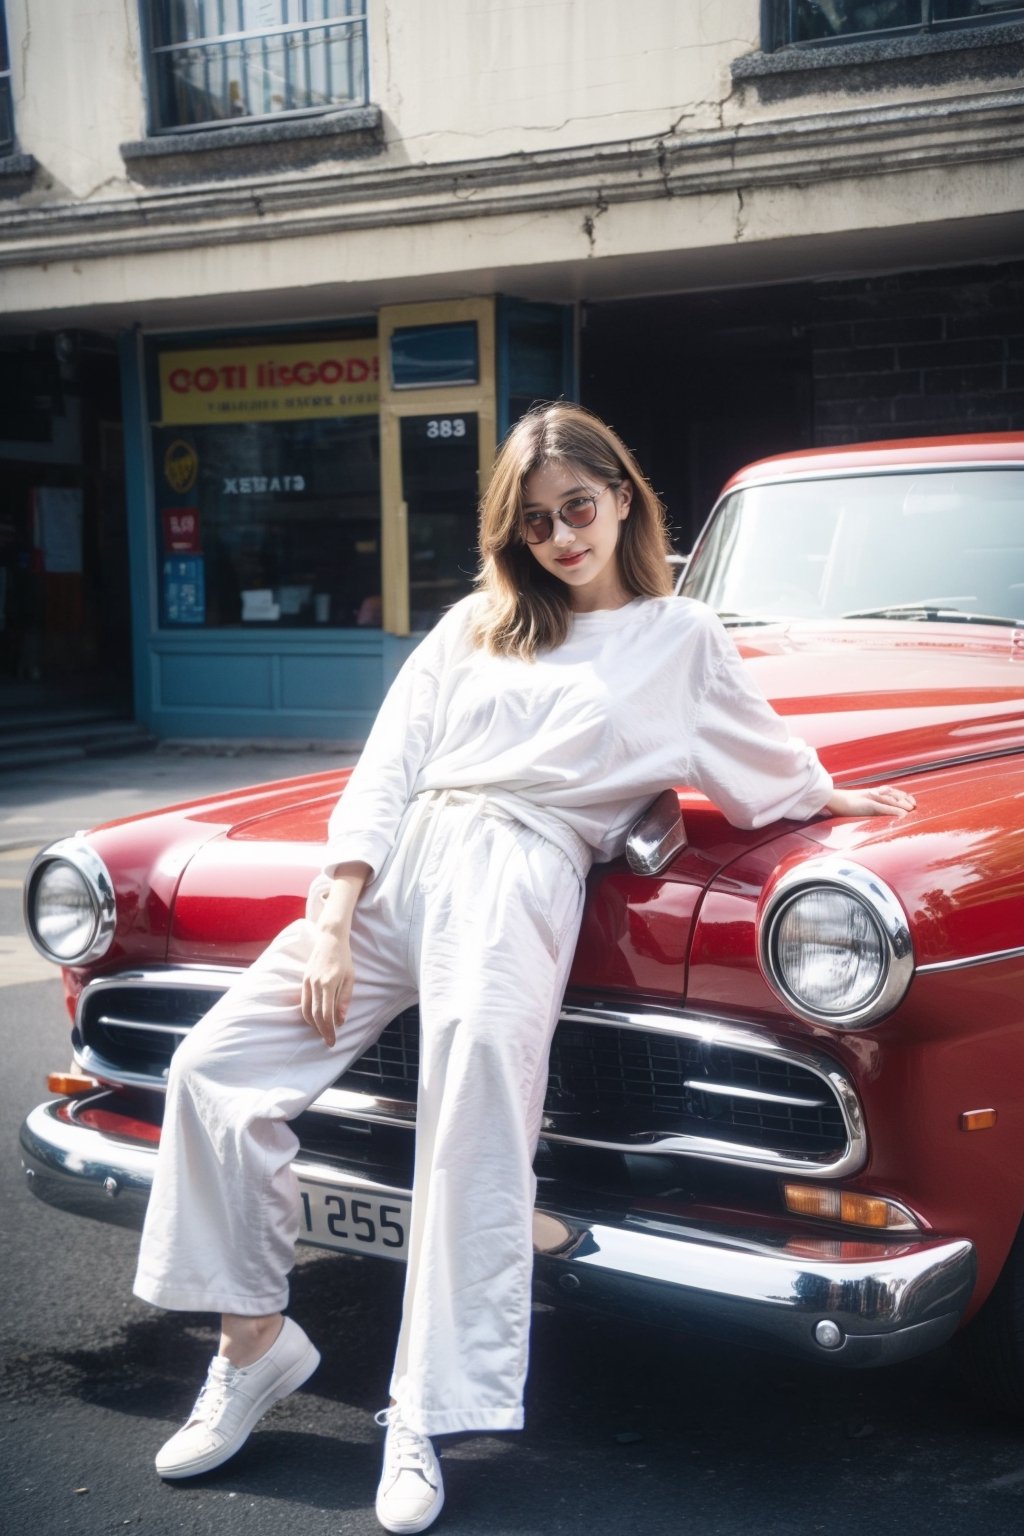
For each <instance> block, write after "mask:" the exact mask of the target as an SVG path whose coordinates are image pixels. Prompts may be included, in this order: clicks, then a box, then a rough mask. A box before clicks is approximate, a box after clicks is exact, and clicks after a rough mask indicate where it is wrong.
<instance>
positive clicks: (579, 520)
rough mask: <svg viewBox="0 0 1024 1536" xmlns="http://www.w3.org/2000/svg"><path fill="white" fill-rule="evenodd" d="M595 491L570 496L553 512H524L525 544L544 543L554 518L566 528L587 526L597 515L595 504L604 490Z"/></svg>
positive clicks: (548, 535) (553, 528) (553, 525)
mask: <svg viewBox="0 0 1024 1536" xmlns="http://www.w3.org/2000/svg"><path fill="white" fill-rule="evenodd" d="M607 489H608V487H607V486H605V487H604V490H600V491H595V492H594V494H593V495H592V496H587V495H584V494H583V493H582V492H581V493H579V494H577V495H576V496H570V497H569V500H568V501H564V502H563V503H562V505H561V506H560V507H558V508H556V510H555V511H554V512H524V513H523V527H524V530H525V533H526V542H527V544H546V543H547V541H548V539H550V537H551V535H552V534H553V533H554V531H555V518H556V517H560V518H561V520H562V522H563V523H564V524H565V526H566V527H567V528H587V527H589V525H590V524H591V523H592V522H593V521H594V518H595V517H596V516H597V504H598V502H599V501H600V499H601V497H602V496H603V495H604V493H605V491H606V490H607Z"/></svg>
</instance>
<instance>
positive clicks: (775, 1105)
mask: <svg viewBox="0 0 1024 1536" xmlns="http://www.w3.org/2000/svg"><path fill="white" fill-rule="evenodd" d="M239 974H241V973H240V971H238V970H234V969H229V968H226V967H208V966H179V967H175V968H173V969H171V968H169V969H167V970H159V969H152V970H139V971H134V972H127V973H122V974H121V975H119V976H108V977H102V978H99V979H97V980H96V981H94V982H91V983H89V985H88V986H87V987H86V988H85V989H84V990H83V992H82V995H81V998H80V999H79V1004H78V1009H77V1013H76V1056H77V1059H78V1061H79V1064H80V1065H81V1066H82V1068H83V1069H84V1070H85V1071H87V1072H90V1073H91V1074H93V1075H94V1076H96V1077H98V1078H100V1079H101V1080H102V1081H104V1082H107V1083H119V1084H123V1085H125V1086H133V1087H149V1088H153V1089H158V1090H160V1089H163V1087H164V1086H165V1080H166V1074H167V1069H168V1067H169V1065H170V1060H171V1057H172V1055H173V1053H174V1050H175V1048H176V1047H177V1045H178V1044H179V1043H180V1041H181V1039H182V1038H183V1037H184V1036H185V1035H186V1034H187V1033H188V1031H189V1029H190V1028H191V1026H192V1025H193V1024H194V1023H195V1022H196V1021H197V1019H198V1018H200V1017H201V1016H202V1015H203V1014H204V1013H205V1012H206V1011H207V1010H208V1009H209V1008H210V1007H211V1006H212V1005H213V1003H214V1002H216V1000H217V999H218V998H219V997H220V996H221V995H222V994H223V992H224V991H225V990H226V988H227V987H228V986H229V985H230V984H231V982H232V981H233V980H234V979H235V978H236V977H237V976H238V975H239ZM418 1056H419V1020H418V1013H417V1010H416V1009H407V1010H405V1012H404V1013H403V1014H401V1015H399V1017H398V1018H397V1019H396V1020H394V1021H393V1022H392V1024H390V1025H389V1026H388V1028H387V1030H386V1031H385V1032H384V1034H383V1035H382V1036H381V1037H380V1039H379V1040H378V1041H377V1043H376V1044H375V1045H374V1046H372V1047H371V1048H370V1049H369V1050H368V1051H367V1052H366V1053H365V1054H364V1055H363V1056H362V1057H360V1059H359V1060H358V1061H356V1062H354V1063H353V1064H352V1066H351V1067H350V1068H349V1069H348V1071H346V1072H345V1073H344V1074H343V1076H342V1077H341V1078H339V1080H338V1081H337V1082H336V1083H335V1084H334V1085H333V1086H332V1087H331V1088H330V1089H328V1090H327V1092H326V1093H325V1094H323V1095H322V1096H321V1097H320V1098H319V1099H318V1100H317V1102H316V1105H315V1106H314V1109H315V1111H317V1112H319V1113H320V1114H324V1115H328V1116H334V1117H338V1118H342V1119H350V1120H355V1121H363V1122H369V1123H376V1124H387V1125H392V1126H396V1127H402V1128H407V1129H411V1128H413V1127H414V1125H415V1098H416V1076H417V1071H418ZM541 1134H542V1136H543V1138H544V1139H545V1140H547V1141H551V1142H559V1143H564V1144H567V1145H577V1146H584V1147H595V1148H606V1149H609V1150H612V1151H618V1152H633V1153H654V1152H658V1153H671V1154H681V1155H686V1156H690V1157H696V1158H702V1159H709V1160H713V1161H717V1162H725V1163H730V1164H734V1165H740V1166H743V1167H747V1168H761V1169H770V1170H771V1171H773V1172H785V1173H801V1172H802V1173H806V1174H811V1175H814V1174H817V1175H819V1176H826V1177H832V1178H838V1177H840V1176H843V1175H848V1174H849V1173H851V1172H853V1171H855V1170H856V1169H857V1168H859V1167H860V1166H862V1164H863V1162H864V1161H865V1156H866V1138H865V1134H864V1129H863V1121H862V1116H861V1111H860V1105H859V1103H858V1100H857V1097H856V1094H855V1092H854V1089H853V1085H852V1083H851V1082H850V1080H849V1078H848V1077H847V1076H846V1075H845V1073H843V1072H842V1071H841V1070H840V1069H839V1068H838V1067H837V1066H836V1064H835V1063H834V1062H832V1061H830V1060H829V1059H828V1058H826V1057H823V1056H821V1055H819V1054H818V1053H817V1052H816V1051H815V1050H813V1049H811V1048H804V1047H801V1048H800V1049H799V1050H797V1049H795V1048H794V1047H793V1044H792V1042H790V1041H787V1040H784V1039H782V1038H779V1037H777V1036H774V1035H772V1034H770V1033H768V1032H766V1031H763V1030H761V1029H757V1028H754V1027H752V1026H749V1025H744V1024H739V1023H731V1022H729V1021H725V1020H721V1019H716V1018H708V1017H704V1016H695V1015H693V1014H686V1013H669V1012H665V1011H659V1010H650V1011H643V1010H642V1009H638V1010H636V1011H630V1012H625V1011H619V1010H617V1009H612V1008H606V1007H603V1006H601V1005H599V1004H594V1005H580V1004H576V1003H573V1004H570V1005H567V1006H566V1007H565V1008H564V1009H563V1012H562V1015H561V1019H560V1022H559V1027H558V1029H557V1030H556V1032H555V1041H554V1044H553V1047H552V1055H551V1071H550V1077H549V1084H548V1094H547V1099H546V1103H545V1108H544V1119H543V1129H542V1133H541Z"/></svg>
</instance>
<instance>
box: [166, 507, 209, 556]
mask: <svg viewBox="0 0 1024 1536" xmlns="http://www.w3.org/2000/svg"><path fill="white" fill-rule="evenodd" d="M160 518H161V521H162V523H163V529H164V554H165V555H198V554H199V552H200V550H201V549H202V547H203V546H202V544H201V543H200V540H199V513H198V512H197V511H196V509H195V507H164V508H163V509H162V511H161V513H160Z"/></svg>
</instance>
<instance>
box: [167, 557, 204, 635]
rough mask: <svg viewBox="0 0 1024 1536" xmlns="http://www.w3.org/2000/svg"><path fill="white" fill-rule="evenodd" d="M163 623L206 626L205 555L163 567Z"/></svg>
mask: <svg viewBox="0 0 1024 1536" xmlns="http://www.w3.org/2000/svg"><path fill="white" fill-rule="evenodd" d="M163 589H164V621H165V623H167V624H205V622H206V582H205V574H204V570H203V557H202V555H183V556H179V557H175V558H174V559H170V560H165V561H164V564H163Z"/></svg>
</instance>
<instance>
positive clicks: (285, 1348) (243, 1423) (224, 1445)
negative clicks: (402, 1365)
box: [156, 1317, 320, 1477]
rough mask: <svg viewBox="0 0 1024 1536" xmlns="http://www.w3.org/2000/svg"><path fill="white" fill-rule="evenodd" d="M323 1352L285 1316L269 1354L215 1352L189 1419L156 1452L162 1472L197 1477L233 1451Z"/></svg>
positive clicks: (312, 1368)
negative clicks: (233, 1358)
mask: <svg viewBox="0 0 1024 1536" xmlns="http://www.w3.org/2000/svg"><path fill="white" fill-rule="evenodd" d="M319 1364H320V1355H319V1353H318V1351H317V1349H316V1348H315V1346H314V1345H313V1344H311V1343H310V1341H309V1339H308V1338H307V1337H306V1335H305V1334H304V1333H303V1331H302V1329H301V1328H300V1327H299V1325H298V1323H293V1322H292V1320H291V1318H290V1317H286V1318H285V1320H284V1325H283V1327H282V1329H281V1332H280V1333H279V1334H278V1336H277V1338H276V1339H275V1340H274V1342H273V1344H271V1346H270V1348H269V1349H268V1350H267V1352H266V1354H265V1355H261V1356H260V1358H259V1359H258V1360H256V1361H254V1362H253V1364H252V1365H243V1366H238V1365H232V1364H231V1363H230V1362H229V1361H227V1360H225V1359H224V1358H223V1356H222V1355H214V1357H213V1359H212V1360H211V1361H210V1369H209V1372H208V1374H207V1377H206V1381H205V1382H204V1384H203V1389H202V1391H201V1392H200V1394H199V1396H198V1397H197V1398H196V1405H195V1407H194V1408H193V1409H192V1412H191V1414H190V1415H189V1419H188V1422H187V1423H186V1424H185V1425H184V1426H183V1427H182V1428H181V1429H179V1430H178V1433H177V1434H176V1435H172V1436H171V1438H170V1439H169V1440H168V1441H167V1444H166V1445H163V1446H161V1447H160V1449H159V1451H158V1452H157V1455H156V1469H157V1471H158V1472H159V1474H160V1476H161V1477H195V1476H196V1475H197V1474H198V1473H199V1472H210V1471H212V1469H213V1468H214V1467H219V1466H220V1464H221V1462H223V1461H227V1459H228V1457H229V1456H233V1455H234V1454H235V1452H236V1451H237V1450H239V1449H240V1448H241V1447H242V1446H243V1445H244V1444H245V1442H246V1440H247V1439H248V1438H249V1432H250V1430H251V1429H252V1427H253V1425H254V1424H255V1423H256V1421H257V1420H258V1419H260V1418H261V1417H262V1416H263V1414H265V1413H266V1411H267V1409H268V1408H269V1407H271V1405H272V1404H273V1403H276V1402H277V1401H278V1400H279V1399H280V1398H282V1397H287V1396H288V1394H289V1392H294V1391H295V1389H296V1387H301V1386H302V1383H303V1382H304V1381H305V1380H307V1378H308V1377H310V1376H312V1374H313V1372H314V1371H315V1370H316V1368H317V1366H318V1365H319Z"/></svg>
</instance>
